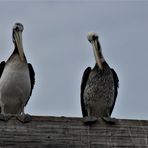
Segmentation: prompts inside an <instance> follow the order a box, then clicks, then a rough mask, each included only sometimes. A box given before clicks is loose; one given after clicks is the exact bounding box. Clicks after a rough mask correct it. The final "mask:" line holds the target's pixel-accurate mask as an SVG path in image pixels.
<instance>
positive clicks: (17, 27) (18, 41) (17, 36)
mask: <svg viewBox="0 0 148 148" xmlns="http://www.w3.org/2000/svg"><path fill="white" fill-rule="evenodd" d="M23 30H24V27H23V25H22V24H21V23H15V24H14V26H13V31H12V32H13V33H12V37H13V43H14V44H15V48H17V50H18V53H19V56H20V59H21V60H22V61H23V60H24V51H23V39H22V32H23Z"/></svg>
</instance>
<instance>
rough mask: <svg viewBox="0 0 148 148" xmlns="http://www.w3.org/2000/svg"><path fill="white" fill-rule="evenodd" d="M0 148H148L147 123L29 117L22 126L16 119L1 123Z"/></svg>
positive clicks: (119, 120) (139, 121)
mask: <svg viewBox="0 0 148 148" xmlns="http://www.w3.org/2000/svg"><path fill="white" fill-rule="evenodd" d="M0 147H15V148H16V147H37V148H40V147H48V148H119V147H121V148H127V147H129V148H130V147H131V148H133V147H137V148H139V147H142V148H144V147H145V148H146V147H148V121H144V120H142V121H141V120H121V119H118V120H117V121H116V123H115V124H107V123H105V122H104V121H103V120H102V119H98V121H97V122H96V123H94V124H92V125H86V124H84V123H83V119H82V118H66V117H44V116H42V117H41V116H32V121H31V122H28V123H21V122H19V121H18V120H16V118H12V119H11V120H9V121H7V122H4V121H0Z"/></svg>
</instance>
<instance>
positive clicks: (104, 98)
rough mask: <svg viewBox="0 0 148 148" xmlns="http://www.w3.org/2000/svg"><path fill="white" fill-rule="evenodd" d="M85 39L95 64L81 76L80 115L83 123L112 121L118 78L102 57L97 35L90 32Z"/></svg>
mask: <svg viewBox="0 0 148 148" xmlns="http://www.w3.org/2000/svg"><path fill="white" fill-rule="evenodd" d="M87 39H88V41H89V42H90V43H91V44H92V47H93V52H94V56H95V61H96V64H95V66H94V67H93V68H92V69H91V67H87V68H86V70H85V71H84V74H83V76H82V82H81V94H80V96H81V109H82V115H83V117H85V122H94V121H96V120H97V118H103V119H104V120H105V121H112V120H111V118H110V116H111V113H112V111H113V108H114V105H115V101H116V97H117V93H118V90H117V89H118V83H119V80H118V76H117V74H116V72H115V71H114V70H113V69H112V68H110V67H109V65H108V64H107V62H106V61H105V59H104V57H103V54H102V50H101V45H100V43H99V40H98V35H97V34H95V33H93V32H90V33H88V35H87Z"/></svg>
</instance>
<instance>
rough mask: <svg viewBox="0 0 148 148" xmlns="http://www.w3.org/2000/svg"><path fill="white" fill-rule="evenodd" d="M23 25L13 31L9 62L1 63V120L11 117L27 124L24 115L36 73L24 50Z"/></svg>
mask: <svg viewBox="0 0 148 148" xmlns="http://www.w3.org/2000/svg"><path fill="white" fill-rule="evenodd" d="M23 30H24V27H23V25H22V24H21V23H15V25H14V26H13V31H12V38H13V43H14V51H13V53H12V54H11V56H10V57H9V58H8V60H7V61H6V62H5V61H3V62H1V63H0V109H1V114H0V119H1V120H7V119H8V118H7V117H9V116H12V115H14V116H17V118H18V119H19V120H20V121H22V122H25V121H27V120H28V119H29V118H28V117H29V115H28V114H25V113H24V107H25V106H26V104H27V102H28V100H29V98H30V96H31V94H32V89H33V87H34V83H35V73H34V70H33V67H32V65H31V64H30V63H27V59H26V57H25V54H24V50H23V41H22V32H23Z"/></svg>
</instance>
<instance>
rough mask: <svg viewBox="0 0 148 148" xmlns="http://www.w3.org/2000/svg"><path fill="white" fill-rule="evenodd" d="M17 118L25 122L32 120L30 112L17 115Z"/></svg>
mask: <svg viewBox="0 0 148 148" xmlns="http://www.w3.org/2000/svg"><path fill="white" fill-rule="evenodd" d="M16 118H17V119H18V120H19V121H21V122H23V123H26V122H30V121H31V119H32V118H31V116H30V115H29V114H20V115H17V116H16Z"/></svg>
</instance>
